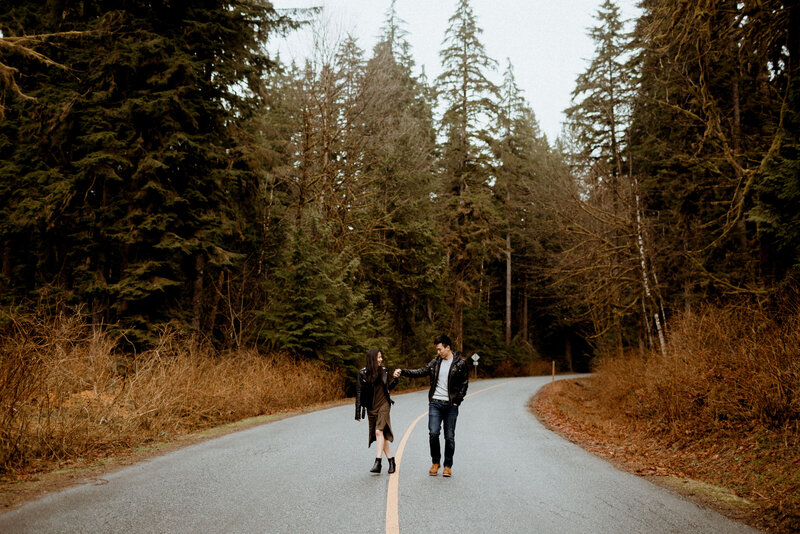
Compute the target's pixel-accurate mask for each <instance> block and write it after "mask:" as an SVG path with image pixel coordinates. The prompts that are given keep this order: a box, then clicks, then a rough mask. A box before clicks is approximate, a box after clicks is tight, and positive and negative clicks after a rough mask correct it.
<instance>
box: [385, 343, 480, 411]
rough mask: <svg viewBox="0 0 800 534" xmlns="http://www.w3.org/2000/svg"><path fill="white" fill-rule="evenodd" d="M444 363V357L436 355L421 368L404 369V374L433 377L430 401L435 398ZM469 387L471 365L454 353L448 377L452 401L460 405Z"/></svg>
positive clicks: (448, 387)
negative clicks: (441, 367) (440, 369)
mask: <svg viewBox="0 0 800 534" xmlns="http://www.w3.org/2000/svg"><path fill="white" fill-rule="evenodd" d="M441 365H442V358H441V357H440V356H437V357H435V358H434V359H432V360H431V361H429V362H428V365H426V366H425V367H420V368H419V369H403V370H402V371H401V373H402V376H410V377H412V378H416V377H420V376H429V377H430V379H431V389H430V390H429V391H428V402H431V401H432V400H433V392H434V391H436V382H438V381H439V367H440V366H441ZM468 387H469V365H467V360H465V359H464V358H462V357H460V356H459V355H458V354H455V353H453V363H452V364H450V374H449V375H448V377H447V396H448V397H450V402H451V403H453V404H455V405H459V404H461V402H462V401H463V400H464V397H466V396H467V388H468Z"/></svg>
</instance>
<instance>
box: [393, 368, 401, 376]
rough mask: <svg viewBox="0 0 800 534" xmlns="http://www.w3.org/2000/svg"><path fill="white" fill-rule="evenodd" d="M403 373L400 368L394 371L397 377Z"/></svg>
mask: <svg viewBox="0 0 800 534" xmlns="http://www.w3.org/2000/svg"><path fill="white" fill-rule="evenodd" d="M401 373H402V371H401V370H400V369H395V370H394V373H392V376H393V377H395V378H400V374H401Z"/></svg>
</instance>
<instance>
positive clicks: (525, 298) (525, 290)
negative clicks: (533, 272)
mask: <svg viewBox="0 0 800 534" xmlns="http://www.w3.org/2000/svg"><path fill="white" fill-rule="evenodd" d="M522 339H524V340H525V342H526V343H530V341H531V340H530V338H529V337H528V281H527V280H525V285H524V286H523V287H522Z"/></svg>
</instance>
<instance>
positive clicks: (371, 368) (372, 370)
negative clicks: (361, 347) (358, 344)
mask: <svg viewBox="0 0 800 534" xmlns="http://www.w3.org/2000/svg"><path fill="white" fill-rule="evenodd" d="M379 352H380V350H378V349H369V350H368V351H367V365H366V368H367V382H377V381H378V377H379V373H378V371H379V370H380V366H379V365H378V353H379Z"/></svg>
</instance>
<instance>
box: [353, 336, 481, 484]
mask: <svg viewBox="0 0 800 534" xmlns="http://www.w3.org/2000/svg"><path fill="white" fill-rule="evenodd" d="M433 344H434V345H435V346H436V354H437V356H436V358H434V359H432V360H431V361H430V362H428V364H427V365H426V366H424V367H420V368H419V369H395V371H394V373H393V374H392V377H391V379H390V377H389V370H388V369H387V368H386V367H384V366H383V365H381V364H382V363H383V355H382V354H381V351H380V350H378V349H369V350H368V351H367V361H366V366H365V367H364V368H363V369H361V371H359V373H358V380H357V381H356V421H361V419H363V418H364V414H365V412H366V415H367V419H368V421H369V443H368V445H367V446H371V445H372V442H373V441H375V442H377V451H376V455H375V464H374V465H373V466H372V469H370V472H371V473H375V474H378V473H380V472H381V461H382V456H383V455H384V454H385V455H386V459H387V461H388V463H389V470H388V472H389V473H390V474H391V473H394V472H395V470H396V466H395V462H394V456H391V452H390V450H389V442H393V441H394V434H392V423H391V420H390V418H389V414H390V411H391V407H392V404H394V401H393V400H392V399H391V397H390V395H389V391H390V390H391V389H392V388H394V386H395V385H397V381H398V379H399V378H400V376H408V377H412V378H418V377H423V376H427V377H429V378H430V383H431V387H430V390H429V391H428V439H429V441H430V449H431V462H432V464H433V465H431V468H430V470H429V471H428V474H429V475H431V476H436V475H438V474H439V467H440V464H441V463H442V462H441V460H442V453H441V445H440V442H439V435H440V432H441V428H442V424H444V470H443V472H442V474H443V475H444V476H446V477H449V476H451V475H452V468H453V453H454V452H455V448H456V438H455V436H456V419H457V418H458V407H459V405H460V404H461V401H463V400H464V397H465V396H466V394H467V387H468V386H469V366H468V365H467V361H466V360H464V359H463V358H461V357H460V356H459V355H458V354H456V353H455V352H453V351H452V349H451V341H450V338H449V337H447V336H446V335H440V336H436V338H434V340H433Z"/></svg>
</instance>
